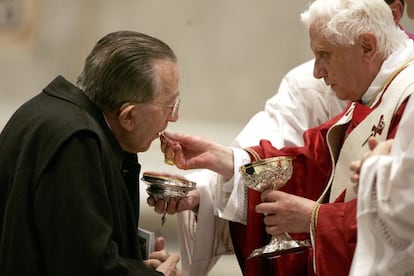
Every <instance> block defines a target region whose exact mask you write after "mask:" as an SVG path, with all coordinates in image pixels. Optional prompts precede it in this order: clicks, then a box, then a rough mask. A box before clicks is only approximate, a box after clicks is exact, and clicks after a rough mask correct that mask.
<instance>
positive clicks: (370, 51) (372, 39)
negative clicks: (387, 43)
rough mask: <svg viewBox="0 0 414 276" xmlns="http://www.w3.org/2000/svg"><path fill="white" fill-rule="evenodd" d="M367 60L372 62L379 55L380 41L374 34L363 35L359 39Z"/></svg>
mask: <svg viewBox="0 0 414 276" xmlns="http://www.w3.org/2000/svg"><path fill="white" fill-rule="evenodd" d="M359 40H360V44H361V47H362V51H363V55H364V57H365V59H367V60H372V59H374V58H376V56H377V53H378V40H377V38H376V36H375V35H374V34H373V33H363V34H361V36H360V37H359Z"/></svg>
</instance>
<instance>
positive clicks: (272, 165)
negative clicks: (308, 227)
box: [240, 156, 311, 259]
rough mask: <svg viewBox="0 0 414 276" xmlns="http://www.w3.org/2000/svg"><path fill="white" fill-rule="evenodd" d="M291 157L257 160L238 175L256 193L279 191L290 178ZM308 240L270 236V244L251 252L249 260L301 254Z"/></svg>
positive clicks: (247, 165)
mask: <svg viewBox="0 0 414 276" xmlns="http://www.w3.org/2000/svg"><path fill="white" fill-rule="evenodd" d="M292 171H293V165H292V157H290V156H278V157H272V158H267V159H262V160H258V161H255V162H252V163H249V164H246V165H243V166H241V167H240V173H241V175H242V177H243V181H244V183H245V185H246V186H247V187H249V188H250V189H253V190H255V191H258V192H263V191H265V190H269V189H272V190H279V189H280V188H281V187H282V186H283V185H285V184H286V182H287V181H288V180H289V179H290V178H291V176H292ZM310 246H311V244H310V242H309V241H308V240H305V241H297V240H294V239H292V238H291V237H290V236H289V234H288V233H282V234H278V235H275V236H272V239H271V240H270V242H269V243H268V244H267V245H265V246H264V247H262V248H258V249H255V250H253V252H252V253H251V254H250V256H249V259H255V258H275V257H278V256H280V255H283V254H288V253H295V252H301V251H304V250H305V249H307V248H308V247H310Z"/></svg>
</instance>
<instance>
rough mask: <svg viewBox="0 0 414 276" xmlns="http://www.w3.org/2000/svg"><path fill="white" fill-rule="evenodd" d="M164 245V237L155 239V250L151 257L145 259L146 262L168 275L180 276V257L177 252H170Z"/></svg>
mask: <svg viewBox="0 0 414 276" xmlns="http://www.w3.org/2000/svg"><path fill="white" fill-rule="evenodd" d="M164 246H165V240H164V238H163V237H158V238H157V240H156V241H155V247H154V251H153V252H151V254H150V256H149V259H148V260H145V261H144V264H145V265H147V266H148V267H151V268H153V269H155V270H156V271H159V272H161V273H164V275H166V276H180V275H181V272H180V270H179V269H178V268H177V264H178V262H179V261H180V257H179V256H178V255H177V254H169V253H168V252H167V250H165V249H164Z"/></svg>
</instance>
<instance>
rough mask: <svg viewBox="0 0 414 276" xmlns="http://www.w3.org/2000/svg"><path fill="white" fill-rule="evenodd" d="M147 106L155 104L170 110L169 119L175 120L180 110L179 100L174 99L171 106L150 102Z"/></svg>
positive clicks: (178, 98)
mask: <svg viewBox="0 0 414 276" xmlns="http://www.w3.org/2000/svg"><path fill="white" fill-rule="evenodd" d="M149 104H156V105H159V106H163V107H168V108H172V111H171V117H173V118H175V117H176V116H177V115H178V110H179V109H180V104H181V98H180V97H177V98H175V102H174V103H173V104H162V103H158V102H150V103H149Z"/></svg>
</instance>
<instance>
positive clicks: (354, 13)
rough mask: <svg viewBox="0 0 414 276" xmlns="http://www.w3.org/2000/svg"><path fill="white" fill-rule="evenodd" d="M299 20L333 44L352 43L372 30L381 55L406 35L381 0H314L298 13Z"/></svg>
mask: <svg viewBox="0 0 414 276" xmlns="http://www.w3.org/2000/svg"><path fill="white" fill-rule="evenodd" d="M301 20H302V22H303V23H304V24H305V25H306V27H307V28H308V29H310V28H311V27H315V28H316V29H317V30H318V32H320V34H321V35H322V37H324V38H325V39H327V40H328V41H330V42H331V43H333V44H335V45H341V46H350V45H354V44H355V42H356V41H357V39H358V37H359V36H360V35H361V34H363V33H367V32H370V33H373V34H374V35H375V36H376V38H377V41H378V51H379V54H381V55H383V57H384V58H386V57H388V56H389V55H390V54H391V53H392V52H394V51H395V50H396V49H397V48H399V47H401V46H402V45H403V44H404V42H405V41H406V39H407V35H406V33H405V32H404V31H402V30H401V29H400V28H399V26H397V25H396V23H395V22H394V18H393V15H392V12H391V9H390V7H389V6H388V5H387V4H386V3H385V1H384V0H315V1H313V2H312V3H311V4H310V6H309V7H308V9H307V10H305V11H304V12H303V13H302V14H301Z"/></svg>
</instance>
